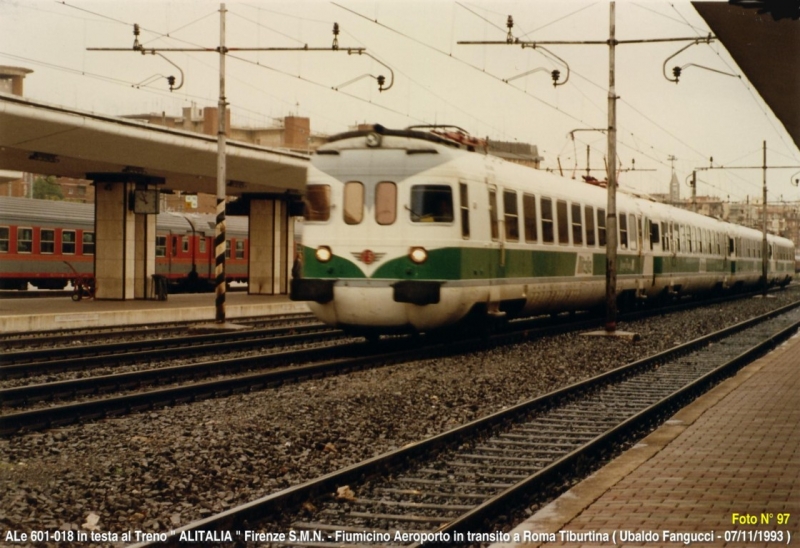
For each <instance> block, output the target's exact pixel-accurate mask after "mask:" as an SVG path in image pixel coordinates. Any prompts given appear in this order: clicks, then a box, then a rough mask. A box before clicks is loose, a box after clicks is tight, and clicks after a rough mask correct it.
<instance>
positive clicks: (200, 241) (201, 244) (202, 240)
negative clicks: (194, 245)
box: [198, 236, 206, 255]
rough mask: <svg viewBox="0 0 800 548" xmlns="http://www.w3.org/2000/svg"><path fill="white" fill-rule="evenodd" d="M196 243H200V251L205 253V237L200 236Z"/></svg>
mask: <svg viewBox="0 0 800 548" xmlns="http://www.w3.org/2000/svg"><path fill="white" fill-rule="evenodd" d="M198 244H199V245H200V253H202V254H204V255H205V253H206V239H205V237H203V236H200V238H199V241H198Z"/></svg>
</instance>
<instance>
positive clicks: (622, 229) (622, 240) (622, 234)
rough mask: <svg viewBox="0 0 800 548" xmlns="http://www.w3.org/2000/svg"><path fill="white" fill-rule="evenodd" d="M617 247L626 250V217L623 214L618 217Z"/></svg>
mask: <svg viewBox="0 0 800 548" xmlns="http://www.w3.org/2000/svg"><path fill="white" fill-rule="evenodd" d="M619 247H620V249H628V216H627V215H625V214H624V213H620V215H619Z"/></svg>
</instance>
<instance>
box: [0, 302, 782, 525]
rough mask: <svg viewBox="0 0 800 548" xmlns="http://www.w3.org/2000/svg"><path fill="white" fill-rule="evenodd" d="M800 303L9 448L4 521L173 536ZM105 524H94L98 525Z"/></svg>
mask: <svg viewBox="0 0 800 548" xmlns="http://www.w3.org/2000/svg"><path fill="white" fill-rule="evenodd" d="M797 295H798V291H797V290H796V289H795V290H787V291H782V292H778V293H777V294H776V297H775V298H769V299H760V298H756V299H747V300H743V301H735V302H731V303H727V304H721V305H713V306H709V307H706V308H702V309H695V310H691V311H686V312H679V313H674V314H671V315H668V316H664V317H658V318H649V319H645V320H640V321H636V322H631V323H628V324H622V325H620V329H626V330H630V331H635V332H637V333H638V334H639V335H640V337H641V339H640V340H639V342H636V343H629V342H626V341H622V340H606V339H602V338H585V337H581V336H580V335H577V334H569V335H560V336H556V337H549V338H544V339H539V340H536V341H532V342H528V343H524V344H518V345H513V346H508V347H502V348H495V349H492V350H488V351H482V352H476V353H474V354H473V355H470V356H460V357H451V358H436V359H430V360H425V361H419V362H414V363H410V364H400V365H395V366H389V367H386V368H379V369H371V370H367V371H360V372H356V373H352V374H349V375H345V376H337V377H328V378H323V379H318V380H310V381H307V382H305V383H301V384H293V385H286V386H282V387H280V388H278V389H274V390H265V391H261V392H255V393H247V394H240V395H236V396H231V397H228V398H224V399H214V400H205V401H202V402H198V403H194V404H187V405H181V406H176V407H171V408H165V409H162V410H159V411H155V412H148V413H143V414H137V415H133V416H125V417H120V418H116V419H108V420H103V421H98V422H92V423H86V424H80V425H74V426H69V427H63V428H58V429H53V430H49V431H44V432H38V433H31V434H27V435H20V436H15V437H11V438H7V439H2V440H0V523H2V524H3V528H4V529H6V530H8V529H11V530H17V531H31V530H50V531H56V530H79V529H81V527H82V526H83V525H84V524H87V526H91V527H97V528H98V530H101V531H111V532H122V531H133V530H140V531H166V530H169V529H173V528H175V527H177V526H180V525H183V524H186V523H188V522H190V521H194V520H197V519H200V518H203V517H208V516H209V515H211V514H214V513H218V512H220V511H223V510H225V509H228V508H231V507H233V506H236V505H238V504H242V503H244V502H246V501H248V500H252V499H255V498H258V497H261V496H264V495H266V494H269V493H271V492H274V491H277V490H280V489H284V488H286V487H289V486H291V485H295V484H298V483H300V482H303V481H306V480H308V479H311V478H314V477H317V476H320V475H322V474H325V473H328V472H331V471H334V470H337V469H339V468H342V467H344V466H348V465H350V464H353V463H355V462H359V461H362V460H365V459H367V458H369V457H372V456H375V455H378V454H381V453H384V452H386V451H389V450H391V449H395V448H398V447H401V446H403V445H405V444H407V443H410V442H413V441H416V440H419V439H422V438H425V437H428V436H431V435H433V434H436V433H439V432H442V431H445V430H448V429H450V428H452V427H453V426H456V425H459V424H463V423H465V422H468V421H470V420H472V419H474V418H476V417H478V416H482V415H485V414H488V413H491V412H493V411H497V410H499V409H502V408H504V407H508V406H510V405H513V404H515V403H518V402H520V401H523V400H526V399H529V398H531V397H533V396H535V395H537V394H543V393H546V392H548V391H551V390H553V389H555V388H558V387H561V386H564V385H567V384H570V383H573V382H575V381H577V380H580V379H583V378H587V377H589V376H593V375H595V374H597V373H600V372H602V371H606V370H608V369H611V368H613V367H616V366H618V365H621V364H623V363H627V362H630V361H633V360H636V359H639V358H642V357H644V356H647V355H650V354H653V353H655V352H659V351H662V350H664V349H666V348H669V347H671V346H674V345H676V344H679V343H682V342H686V341H688V340H691V339H694V338H696V337H699V336H701V335H703V334H706V333H709V332H711V331H715V330H717V329H721V328H723V327H725V326H727V325H732V324H734V323H737V322H739V321H741V320H744V319H747V318H749V317H753V316H756V315H758V314H761V313H764V312H767V311H769V310H772V309H775V308H778V307H779V306H783V305H785V304H788V303H789V302H792V301H794V300H796V298H797ZM95 519H97V523H96V525H91V524H92V523H93V522H94V520H95Z"/></svg>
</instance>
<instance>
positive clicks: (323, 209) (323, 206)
mask: <svg viewBox="0 0 800 548" xmlns="http://www.w3.org/2000/svg"><path fill="white" fill-rule="evenodd" d="M303 206H304V207H303V218H304V219H305V220H306V221H327V220H329V219H330V217H331V187H330V185H309V186H307V187H306V195H305V198H303Z"/></svg>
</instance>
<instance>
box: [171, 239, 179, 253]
mask: <svg viewBox="0 0 800 548" xmlns="http://www.w3.org/2000/svg"><path fill="white" fill-rule="evenodd" d="M170 239H171V240H172V253H171V254H170V256H171V257H177V256H178V237H177V236H170Z"/></svg>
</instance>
